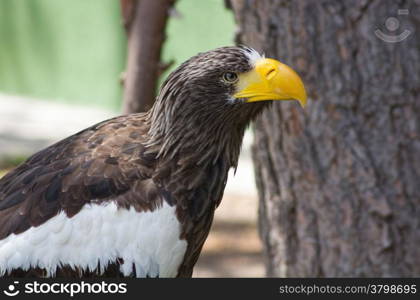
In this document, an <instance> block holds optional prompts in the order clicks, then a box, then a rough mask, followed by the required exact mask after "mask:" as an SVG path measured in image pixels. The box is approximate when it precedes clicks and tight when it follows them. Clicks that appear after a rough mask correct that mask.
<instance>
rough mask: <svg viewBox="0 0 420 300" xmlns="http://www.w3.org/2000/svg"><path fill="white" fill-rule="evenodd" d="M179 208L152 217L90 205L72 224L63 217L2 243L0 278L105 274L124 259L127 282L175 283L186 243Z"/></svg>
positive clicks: (164, 208) (167, 208) (111, 206)
mask: <svg viewBox="0 0 420 300" xmlns="http://www.w3.org/2000/svg"><path fill="white" fill-rule="evenodd" d="M180 231H181V228H180V223H179V222H178V220H177V218H176V215H175V207H171V206H169V205H168V204H166V202H164V204H163V206H162V207H161V208H159V209H156V210H155V211H153V212H140V213H139V212H136V211H135V210H134V209H133V208H131V209H129V210H127V209H122V208H120V209H118V208H117V206H116V204H115V203H113V202H110V203H108V204H106V205H97V204H93V205H90V204H89V205H86V206H85V207H84V208H83V209H82V210H81V211H80V212H79V213H78V214H76V215H75V216H74V217H72V218H68V217H67V216H66V214H65V213H64V212H61V213H60V214H58V215H57V216H55V217H53V218H51V219H50V220H48V221H47V222H45V223H44V224H42V225H40V226H38V227H31V228H30V229H28V230H26V231H25V232H23V233H21V234H17V235H15V234H11V235H10V236H8V237H7V238H5V239H3V240H0V275H4V274H5V273H8V272H10V271H11V270H13V269H16V268H22V269H23V270H28V269H30V268H32V267H40V268H45V269H46V270H47V272H48V275H49V276H53V275H54V274H55V272H56V270H57V267H59V266H60V265H70V266H71V267H78V268H81V269H84V270H90V271H93V270H95V269H96V268H97V267H98V263H99V266H100V268H101V270H100V273H101V272H104V270H105V269H106V267H107V266H108V264H109V263H113V262H115V260H116V259H117V258H122V259H123V260H124V264H122V265H121V267H120V268H121V269H120V270H121V272H122V273H123V274H124V275H125V276H128V275H130V274H131V273H132V272H133V268H132V266H133V264H134V265H135V266H136V274H137V276H138V277H144V276H146V275H148V276H157V275H158V276H159V277H174V276H176V274H177V271H178V267H179V265H180V264H181V262H182V260H183V257H184V254H185V251H186V248H187V242H186V241H185V240H180V239H179V236H180Z"/></svg>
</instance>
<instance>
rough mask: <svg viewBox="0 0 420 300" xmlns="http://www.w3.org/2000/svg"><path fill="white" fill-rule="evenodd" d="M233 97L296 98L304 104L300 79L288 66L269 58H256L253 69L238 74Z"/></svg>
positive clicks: (252, 100) (251, 99) (248, 100)
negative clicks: (235, 91)
mask: <svg viewBox="0 0 420 300" xmlns="http://www.w3.org/2000/svg"><path fill="white" fill-rule="evenodd" d="M237 91H238V92H237V93H235V94H234V97H235V98H247V102H255V101H264V100H297V101H299V103H300V105H301V106H302V107H304V106H305V104H306V99H307V97H306V91H305V87H304V85H303V82H302V79H300V77H299V75H297V74H296V72H295V71H293V70H292V69H291V68H290V67H288V66H286V65H285V64H282V63H281V62H279V61H277V60H275V59H271V58H261V59H259V60H257V62H256V64H255V67H254V69H252V70H251V71H249V72H246V73H243V74H240V75H239V80H238V83H237Z"/></svg>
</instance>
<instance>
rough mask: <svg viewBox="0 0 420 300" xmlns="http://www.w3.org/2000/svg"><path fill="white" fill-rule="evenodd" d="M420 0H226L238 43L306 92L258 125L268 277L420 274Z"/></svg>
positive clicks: (258, 172) (258, 169)
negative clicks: (305, 100) (292, 74)
mask: <svg viewBox="0 0 420 300" xmlns="http://www.w3.org/2000/svg"><path fill="white" fill-rule="evenodd" d="M419 4H420V2H419V1H303V0H301V1H295V0H293V1H285V0H283V1H275V0H272V1H268V0H267V1H258V0H253V1H252V0H251V1H242V0H231V1H230V6H231V7H232V9H233V10H234V12H235V15H236V19H237V22H238V24H239V26H240V30H239V36H238V37H239V41H240V42H241V43H243V44H246V45H249V46H252V47H255V48H256V49H257V50H262V51H263V52H265V54H266V56H267V57H274V58H278V59H279V60H281V61H283V62H285V63H286V64H289V65H290V66H292V67H293V68H294V69H295V70H297V72H298V73H299V74H301V75H302V78H303V80H304V82H305V83H306V88H307V91H308V94H309V98H310V99H309V104H308V105H307V107H306V108H305V109H304V110H302V109H301V108H300V107H299V105H298V103H297V102H288V103H286V102H275V103H274V104H273V107H272V109H271V110H269V111H267V112H266V113H264V114H263V115H262V116H261V118H259V120H258V121H257V122H256V124H255V145H254V149H253V156H254V162H255V168H256V178H257V186H258V190H259V198H260V207H259V223H260V224H259V225H260V234H261V237H262V240H263V243H264V245H265V254H266V258H267V262H266V266H267V273H268V275H269V276H292V277H294V276H316V277H318V276H420V246H419V245H420V97H419V93H420V41H419V40H420V5H419ZM401 9H408V11H407V10H405V11H404V10H401ZM399 10H401V11H399ZM407 13H408V14H407ZM390 17H395V18H396V19H389V18H390ZM397 19H398V20H399V22H400V24H399V28H398V29H397V28H396V27H398V23H397V22H395V20H397ZM377 29H381V31H382V33H385V34H388V36H391V38H389V37H388V38H387V37H383V35H382V39H381V38H379V37H378V36H377V34H378V35H380V33H378V32H376V34H375V30H377ZM404 30H408V31H409V32H408V33H409V35H408V37H406V38H405V39H404V36H405V35H406V34H407V32H406V33H405V35H404V36H398V35H399V34H401V33H403V32H404ZM401 38H403V40H402V41H400V42H396V41H398V40H399V39H401ZM384 39H385V40H388V41H385V40H384Z"/></svg>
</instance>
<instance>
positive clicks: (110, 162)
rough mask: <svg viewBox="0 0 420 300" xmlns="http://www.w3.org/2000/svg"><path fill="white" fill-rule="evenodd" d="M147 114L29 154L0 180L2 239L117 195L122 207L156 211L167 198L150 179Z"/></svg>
mask: <svg viewBox="0 0 420 300" xmlns="http://www.w3.org/2000/svg"><path fill="white" fill-rule="evenodd" d="M147 131H148V125H147V122H146V121H145V116H144V115H143V114H134V115H130V116H121V117H117V118H114V119H111V120H108V121H105V122H102V123H99V124H97V125H95V126H92V127H90V128H88V129H86V130H83V131H81V132H79V133H77V134H75V135H73V136H71V137H69V138H67V139H64V140H62V141H60V142H58V143H56V144H54V145H52V146H50V147H48V148H46V149H45V150H43V151H40V152H38V153H36V154H35V155H33V156H32V157H30V158H29V159H28V160H27V161H26V162H24V163H23V164H21V165H20V166H18V167H17V168H16V169H15V170H13V171H11V172H10V173H9V174H7V175H6V176H5V177H3V178H2V179H0V239H3V238H5V237H7V236H8V235H9V234H11V233H20V232H23V231H25V230H27V229H28V228H29V227H31V226H38V225H40V224H42V223H44V222H45V221H46V220H48V219H50V218H51V217H53V216H54V215H56V214H57V213H58V212H59V211H61V210H64V211H65V212H66V213H67V215H68V216H69V217H71V216H73V215H75V214H77V213H78V212H79V211H80V209H81V208H82V207H83V206H84V205H85V204H86V203H90V202H95V203H100V202H103V201H109V199H115V201H116V202H117V204H119V205H121V206H123V207H129V206H134V207H135V208H136V209H137V210H139V211H145V210H154V208H156V207H157V206H159V205H161V203H162V197H160V194H159V190H158V188H157V187H156V185H155V184H154V182H153V181H152V180H151V179H150V178H151V176H152V172H153V165H154V157H153V156H151V155H150V154H148V155H147V156H146V155H144V146H143V144H144V142H145V140H146V138H147V137H146V135H147Z"/></svg>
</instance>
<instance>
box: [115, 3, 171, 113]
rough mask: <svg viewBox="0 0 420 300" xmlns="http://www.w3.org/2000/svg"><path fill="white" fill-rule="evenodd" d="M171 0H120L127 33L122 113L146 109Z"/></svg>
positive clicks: (150, 102) (158, 66)
mask: <svg viewBox="0 0 420 300" xmlns="http://www.w3.org/2000/svg"><path fill="white" fill-rule="evenodd" d="M174 2H175V0H137V1H136V0H121V11H122V15H123V18H124V26H125V28H126V30H127V34H128V56H127V71H126V73H125V76H124V77H125V78H124V107H123V111H124V113H134V112H144V111H148V110H149V109H150V108H151V107H152V105H153V103H154V101H155V96H156V86H157V81H158V79H159V74H160V73H161V72H162V66H163V65H162V64H161V63H160V53H161V49H162V45H163V42H164V40H165V27H166V21H167V19H168V13H169V9H170V8H171V7H172V5H173V3H174Z"/></svg>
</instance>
